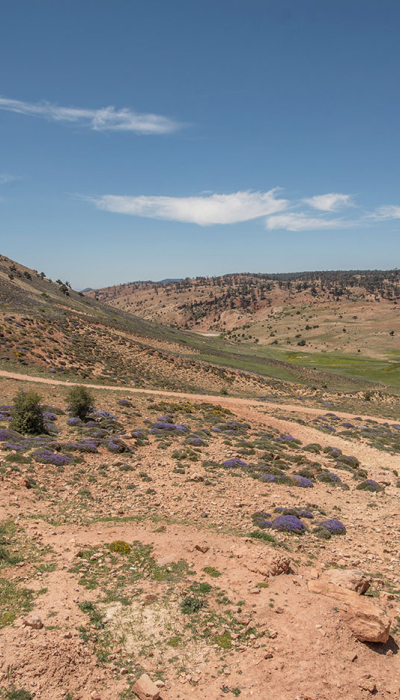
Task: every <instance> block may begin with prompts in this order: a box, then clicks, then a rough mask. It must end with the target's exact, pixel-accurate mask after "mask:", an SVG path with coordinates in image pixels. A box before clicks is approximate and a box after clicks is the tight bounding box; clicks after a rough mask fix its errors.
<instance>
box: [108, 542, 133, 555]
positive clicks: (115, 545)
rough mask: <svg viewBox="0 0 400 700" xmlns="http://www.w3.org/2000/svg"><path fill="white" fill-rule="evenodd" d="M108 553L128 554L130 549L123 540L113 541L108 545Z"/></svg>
mask: <svg viewBox="0 0 400 700" xmlns="http://www.w3.org/2000/svg"><path fill="white" fill-rule="evenodd" d="M110 551H111V552H116V553H117V554H129V552H130V551H131V548H130V546H129V544H128V543H127V542H124V541H123V540H115V541H114V542H111V544H110Z"/></svg>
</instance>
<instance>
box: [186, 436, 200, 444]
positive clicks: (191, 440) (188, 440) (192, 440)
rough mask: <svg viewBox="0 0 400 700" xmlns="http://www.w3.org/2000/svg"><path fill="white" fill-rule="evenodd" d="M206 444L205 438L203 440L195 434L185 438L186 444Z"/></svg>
mask: <svg viewBox="0 0 400 700" xmlns="http://www.w3.org/2000/svg"><path fill="white" fill-rule="evenodd" d="M204 444H205V442H204V440H202V439H201V438H199V437H195V436H193V437H188V438H186V440H185V445H192V447H202V445H204Z"/></svg>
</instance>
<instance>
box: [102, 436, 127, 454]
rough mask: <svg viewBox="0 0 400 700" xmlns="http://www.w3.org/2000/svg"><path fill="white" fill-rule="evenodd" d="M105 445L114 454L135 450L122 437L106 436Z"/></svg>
mask: <svg viewBox="0 0 400 700" xmlns="http://www.w3.org/2000/svg"><path fill="white" fill-rule="evenodd" d="M103 445H104V447H106V449H107V450H108V451H109V452H112V453H113V454H122V453H123V452H133V450H132V449H131V448H130V447H129V446H128V445H127V444H126V442H124V441H123V440H121V438H117V437H109V438H105V439H104V440H103Z"/></svg>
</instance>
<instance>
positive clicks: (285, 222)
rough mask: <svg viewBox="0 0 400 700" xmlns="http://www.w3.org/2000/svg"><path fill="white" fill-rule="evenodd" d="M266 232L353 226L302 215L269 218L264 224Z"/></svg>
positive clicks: (333, 220)
mask: <svg viewBox="0 0 400 700" xmlns="http://www.w3.org/2000/svg"><path fill="white" fill-rule="evenodd" d="M265 225H266V228H267V229H268V231H278V230H283V231H319V230H323V229H335V228H346V227H348V226H351V225H353V224H352V223H351V222H349V221H344V220H342V219H322V218H321V219H318V218H316V217H310V216H307V215H306V214H302V213H290V212H288V213H287V214H280V215H278V216H269V217H268V218H267V220H266V222H265Z"/></svg>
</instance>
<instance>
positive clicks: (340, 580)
mask: <svg viewBox="0 0 400 700" xmlns="http://www.w3.org/2000/svg"><path fill="white" fill-rule="evenodd" d="M321 581H324V582H328V583H334V584H335V585H336V586H340V587H341V588H347V589H348V590H349V591H355V592H356V593H358V595H362V594H363V593H365V591H367V590H368V588H369V586H370V583H371V582H370V580H369V579H367V578H365V576H364V574H363V572H362V571H360V570H359V569H328V570H327V571H324V572H323V574H322V575H321Z"/></svg>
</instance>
